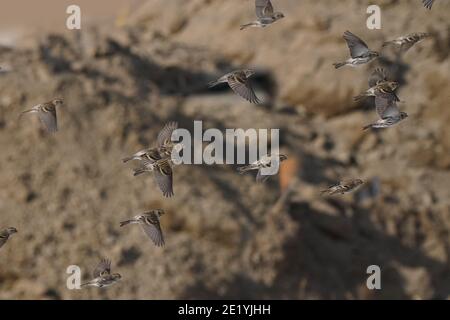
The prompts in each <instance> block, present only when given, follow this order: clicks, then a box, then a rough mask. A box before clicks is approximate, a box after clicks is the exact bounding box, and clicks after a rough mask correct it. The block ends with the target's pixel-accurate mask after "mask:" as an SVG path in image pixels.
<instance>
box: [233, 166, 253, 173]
mask: <svg viewBox="0 0 450 320" xmlns="http://www.w3.org/2000/svg"><path fill="white" fill-rule="evenodd" d="M253 169H255V168H254V167H253V166H252V165H249V166H243V167H238V168H237V171H238V172H239V173H240V174H243V173H245V172H248V171H250V170H253Z"/></svg>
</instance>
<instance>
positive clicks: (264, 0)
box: [255, 0, 273, 19]
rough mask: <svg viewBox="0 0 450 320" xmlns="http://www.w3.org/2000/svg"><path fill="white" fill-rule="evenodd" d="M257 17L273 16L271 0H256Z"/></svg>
mask: <svg viewBox="0 0 450 320" xmlns="http://www.w3.org/2000/svg"><path fill="white" fill-rule="evenodd" d="M255 6H256V17H257V18H258V19H261V18H267V17H271V16H272V15H273V6H272V3H271V2H270V0H256V1H255Z"/></svg>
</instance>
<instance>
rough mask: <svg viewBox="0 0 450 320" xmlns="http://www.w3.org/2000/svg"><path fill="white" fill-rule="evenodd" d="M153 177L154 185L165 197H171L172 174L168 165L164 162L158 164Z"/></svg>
mask: <svg viewBox="0 0 450 320" xmlns="http://www.w3.org/2000/svg"><path fill="white" fill-rule="evenodd" d="M153 176H154V177H155V181H156V184H157V185H158V186H159V189H161V191H162V193H163V195H164V196H165V197H171V196H173V194H174V193H173V182H172V180H173V173H172V167H171V166H170V164H169V163H168V162H167V161H165V162H161V163H160V164H158V166H157V167H156V168H155V170H154V174H153Z"/></svg>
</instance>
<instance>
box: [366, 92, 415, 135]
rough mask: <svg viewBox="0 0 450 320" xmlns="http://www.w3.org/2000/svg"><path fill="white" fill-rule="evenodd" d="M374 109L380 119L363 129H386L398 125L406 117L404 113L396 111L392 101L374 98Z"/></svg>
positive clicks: (394, 103) (394, 102)
mask: <svg viewBox="0 0 450 320" xmlns="http://www.w3.org/2000/svg"><path fill="white" fill-rule="evenodd" d="M375 109H376V111H377V113H378V116H379V117H380V119H379V120H377V121H376V122H375V123H372V124H369V125H367V126H365V127H364V128H363V130H367V129H369V128H388V127H392V126H393V125H395V124H397V123H399V122H400V121H402V120H403V119H406V118H407V117H408V114H407V113H406V112H401V111H400V110H399V109H398V106H397V103H396V101H395V100H394V99H392V98H391V99H386V98H383V97H375Z"/></svg>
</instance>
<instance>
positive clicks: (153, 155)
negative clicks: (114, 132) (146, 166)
mask: <svg viewBox="0 0 450 320" xmlns="http://www.w3.org/2000/svg"><path fill="white" fill-rule="evenodd" d="M177 128H178V123H177V122H174V121H173V122H169V123H167V124H166V125H165V126H164V128H162V130H161V131H160V132H159V133H158V137H157V139H156V141H157V147H156V148H149V149H144V150H140V151H138V152H136V153H135V154H133V155H132V156H131V157H127V158H124V159H122V161H123V162H128V161H131V160H140V161H151V162H154V161H157V160H161V159H163V158H167V157H171V155H172V149H173V147H174V143H173V142H172V139H171V137H172V133H173V132H174V131H175V130H176V129H177Z"/></svg>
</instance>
